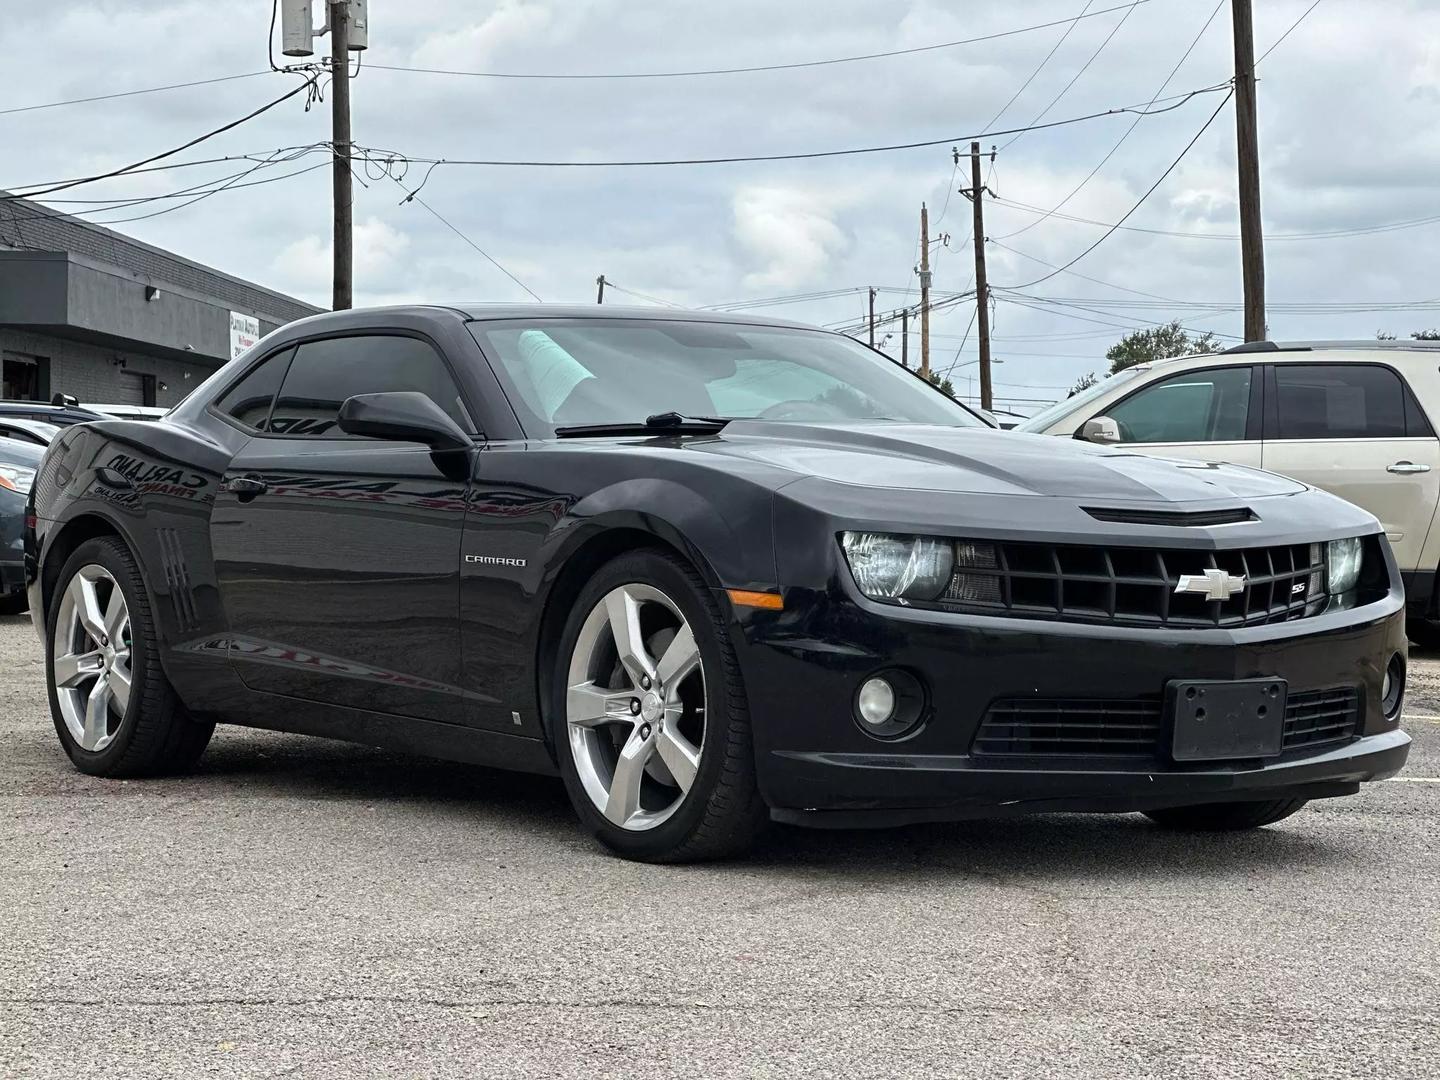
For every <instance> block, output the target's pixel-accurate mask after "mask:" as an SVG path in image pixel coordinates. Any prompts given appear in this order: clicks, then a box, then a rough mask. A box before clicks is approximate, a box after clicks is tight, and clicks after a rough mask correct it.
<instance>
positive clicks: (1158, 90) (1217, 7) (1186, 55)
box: [1000, 0, 1227, 240]
mask: <svg viewBox="0 0 1440 1080" xmlns="http://www.w3.org/2000/svg"><path fill="white" fill-rule="evenodd" d="M1226 2H1227V0H1218V2H1217V3H1216V4H1215V9H1214V10H1213V11H1211V12H1210V17H1209V18H1208V19H1206V20H1205V23H1204V25H1202V26H1201V27H1200V30H1199V31H1198V32H1197V33H1196V34H1195V36H1194V37H1193V38H1192V39H1191V40H1190V44H1189V45H1188V46H1187V47H1186V49H1185V51H1184V52H1183V53H1181V54H1180V59H1179V60H1177V61H1175V66H1174V67H1172V68H1171V69H1170V74H1168V75H1166V76H1165V81H1164V82H1162V83H1161V84H1160V85H1159V86H1158V87H1156V88H1155V93H1154V94H1152V95H1151V96H1150V105H1151V106H1153V105H1154V104H1155V102H1157V101H1161V100H1164V99H1162V98H1161V97H1160V95H1161V94H1163V93H1164V92H1165V88H1166V87H1167V86H1169V85H1170V80H1171V79H1173V78H1175V74H1176V72H1178V71H1179V70H1180V68H1181V66H1182V65H1183V64H1184V63H1185V61H1186V60H1188V59H1189V58H1190V54H1191V53H1192V52H1194V51H1195V46H1197V45H1199V44H1200V39H1201V38H1203V37H1204V36H1205V31H1207V30H1209V29H1210V24H1211V23H1212V22H1214V21H1215V16H1216V15H1218V14H1220V9H1221V8H1222V7H1224V6H1225V4H1226ZM1117 29H1118V28H1117ZM1144 118H1145V117H1144V114H1140V115H1137V116H1136V117H1135V119H1134V121H1133V122H1132V123H1131V124H1130V126H1129V127H1128V128H1126V129H1125V130H1124V131H1123V132H1122V133H1121V135H1120V138H1118V139H1116V140H1115V144H1114V145H1113V146H1111V147H1110V149H1109V150H1108V151H1106V153H1105V156H1104V157H1103V158H1101V159H1100V161H1099V163H1098V164H1097V165H1096V166H1095V167H1094V168H1093V169H1091V170H1090V171H1089V172H1088V173H1087V174H1086V175H1085V178H1084V179H1083V180H1081V181H1080V183H1078V184H1076V185H1075V186H1074V187H1073V188H1072V189H1071V190H1070V193H1069V194H1068V195H1066V196H1065V197H1064V198H1063V199H1061V200H1060V201H1059V202H1058V203H1056V204H1055V206H1054V207H1053V208H1052V209H1051V210H1050V211H1049V212H1048V213H1045V214H1043V216H1041V217H1040V218H1038V219H1036V220H1035V221H1032V222H1031V223H1030V224H1029V225H1026V226H1024V227H1023V228H1020V229H1016V230H1015V231H1014V232H1011V233H1006V234H1005V235H1004V236H1002V237H1000V239H1001V240H1008V239H1009V238H1010V237H1012V236H1019V235H1020V234H1021V233H1024V232H1029V231H1030V230H1031V229H1033V228H1034V227H1035V226H1036V225H1039V224H1040V222H1042V221H1044V220H1045V219H1046V218H1048V217H1050V216H1051V215H1052V214H1055V213H1056V212H1057V211H1058V210H1060V209H1061V208H1062V207H1064V206H1065V204H1066V203H1068V202H1069V201H1070V200H1071V199H1073V198H1075V196H1076V195H1078V194H1080V192H1081V190H1082V189H1083V188H1084V187H1085V185H1086V184H1088V183H1090V181H1091V180H1093V179H1095V176H1096V174H1097V173H1099V171H1100V170H1101V169H1103V168H1104V167H1105V165H1106V163H1107V162H1109V160H1110V159H1111V158H1112V157H1114V156H1115V152H1116V151H1117V150H1119V149H1120V147H1121V146H1123V145H1124V144H1125V140H1126V139H1128V138H1130V136H1131V134H1132V133H1133V132H1134V131H1135V129H1136V128H1137V127H1139V126H1140V121H1141V120H1143V119H1144ZM1011 141H1012V142H1013V141H1014V140H1013V139H1012V140H1011Z"/></svg>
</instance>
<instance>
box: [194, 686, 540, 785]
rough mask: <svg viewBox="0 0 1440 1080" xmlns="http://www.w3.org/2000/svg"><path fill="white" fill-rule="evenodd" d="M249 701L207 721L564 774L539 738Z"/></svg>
mask: <svg viewBox="0 0 1440 1080" xmlns="http://www.w3.org/2000/svg"><path fill="white" fill-rule="evenodd" d="M248 697H249V700H248V701H247V702H246V705H247V707H246V708H244V709H243V710H239V709H237V710H235V711H231V712H227V713H226V714H225V715H223V716H221V715H212V716H210V717H208V718H209V719H213V720H215V721H216V722H218V723H228V724H237V725H240V726H241V727H253V728H263V729H265V730H268V731H284V732H290V733H292V734H296V735H318V736H320V737H322V738H326V739H339V740H341V741H343V742H353V743H361V744H362V745H365V746H379V747H383V748H385V749H387V750H399V751H402V752H404V753H407V754H418V755H420V756H422V757H432V758H439V759H440V760H442V761H461V762H465V763H466V764H470V765H487V766H489V767H490V768H493V769H511V770H513V771H515V772H527V773H538V774H540V775H542V776H559V775H560V770H559V769H557V768H556V766H555V762H554V760H553V759H552V758H551V756H550V751H549V750H548V749H547V748H546V746H545V743H544V742H542V741H541V740H540V739H530V738H526V737H524V736H522V735H507V734H505V733H504V732H499V731H485V730H482V729H480V728H471V727H462V726H460V725H458V724H444V723H440V722H439V721H436V720H422V719H419V718H417V717H412V716H393V715H391V714H389V713H375V712H366V711H364V710H361V709H349V708H344V707H342V706H339V705H322V704H319V703H317V702H312V701H305V700H303V699H301V698H292V697H285V696H284V695H282V694H267V693H262V692H258V691H252V692H251V693H250V694H249V695H248Z"/></svg>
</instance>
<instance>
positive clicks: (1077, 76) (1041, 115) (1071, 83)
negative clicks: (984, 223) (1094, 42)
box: [1000, 5, 1135, 150]
mask: <svg viewBox="0 0 1440 1080" xmlns="http://www.w3.org/2000/svg"><path fill="white" fill-rule="evenodd" d="M1086 6H1087V7H1088V6H1089V5H1086ZM1134 12H1135V9H1134V8H1133V7H1132V8H1126V10H1125V14H1123V15H1121V16H1120V18H1119V20H1118V21H1117V22H1116V23H1115V25H1114V26H1112V27H1111V28H1110V33H1108V34H1107V35H1105V40H1104V41H1102V42H1100V45H1099V47H1098V48H1096V50H1095V51H1094V52H1093V53H1091V54H1090V59H1088V60H1086V61H1085V63H1083V64H1081V65H1080V70H1079V71H1077V72H1075V74H1074V75H1072V76H1071V77H1070V81H1069V82H1067V83H1066V84H1065V85H1064V86H1063V87H1061V89H1060V92H1059V93H1058V94H1056V95H1055V96H1054V97H1053V98H1051V99H1050V104H1048V105H1046V106H1045V107H1044V108H1043V109H1041V110H1040V111H1039V112H1038V113H1036V114H1035V118H1034V119H1033V120H1031V121H1030V122H1031V123H1032V124H1033V123H1038V122H1039V121H1040V120H1043V119H1044V118H1045V114H1046V113H1048V112H1049V111H1050V110H1051V109H1053V108H1054V107H1055V106H1056V105H1058V104H1059V103H1060V99H1061V98H1063V97H1064V96H1065V95H1066V94H1068V93H1069V92H1070V88H1071V87H1072V86H1074V85H1075V84H1076V83H1077V82H1079V80H1080V76H1081V75H1084V74H1085V72H1087V71H1089V70H1090V65H1091V64H1093V63H1095V61H1096V60H1097V59H1099V57H1100V54H1101V53H1103V52H1104V51H1105V47H1106V46H1107V45H1109V44H1110V42H1111V41H1112V40H1113V39H1114V37H1115V35H1116V34H1118V33H1119V32H1120V28H1121V27H1122V26H1124V25H1125V22H1126V20H1127V19H1129V18H1130V16H1131V15H1133V14H1134ZM1072 25H1073V24H1072ZM1061 40H1062V41H1063V40H1064V39H1063V38H1062V39H1061ZM1018 138H1020V136H1019V135H1012V136H1011V137H1010V139H1009V141H1008V142H1006V143H1005V145H1003V146H1002V147H1000V149H1001V150H1008V149H1010V147H1011V146H1013V145H1014V144H1015V140H1016V139H1018Z"/></svg>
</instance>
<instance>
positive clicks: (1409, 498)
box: [1017, 341, 1440, 646]
mask: <svg viewBox="0 0 1440 1080" xmlns="http://www.w3.org/2000/svg"><path fill="white" fill-rule="evenodd" d="M1431 414H1433V415H1434V416H1436V418H1440V342H1418V341H1414V342H1400V341H1396V342H1307V343H1277V342H1272V341H1259V342H1250V343H1249V344H1246V345H1240V346H1237V347H1236V348H1233V349H1228V350H1226V351H1225V352H1221V353H1211V354H1208V355H1205V356H1185V357H1179V358H1177V359H1173V360H1160V361H1156V362H1154V363H1150V364H1138V365H1136V366H1135V367H1132V368H1127V369H1126V370H1124V371H1121V372H1119V373H1118V374H1115V375H1112V376H1111V377H1110V378H1108V379H1104V380H1102V381H1101V382H1099V383H1097V384H1096V385H1095V386H1092V387H1090V388H1089V389H1088V390H1085V391H1082V392H1081V393H1079V394H1076V395H1075V396H1074V397H1072V398H1069V399H1067V400H1065V401H1061V402H1059V403H1057V404H1055V405H1053V406H1051V407H1050V408H1049V409H1046V410H1045V411H1044V412H1042V413H1040V414H1038V415H1037V416H1034V417H1031V418H1030V419H1029V420H1027V421H1026V422H1025V423H1023V424H1021V425H1020V426H1019V428H1018V429H1017V430H1019V431H1027V432H1032V433H1036V434H1045V435H1066V436H1071V437H1074V438H1077V439H1088V440H1090V441H1092V442H1098V443H1105V444H1107V445H1115V444H1123V445H1125V446H1133V447H1134V448H1135V449H1136V450H1137V451H1140V452H1141V453H1146V454H1154V455H1156V456H1157V457H1172V458H1196V459H1200V460H1204V461H1229V462H1234V463H1236V464H1240V465H1253V466H1255V467H1256V468H1262V469H1269V470H1270V471H1271V472H1278V473H1283V474H1285V475H1286V476H1293V477H1294V478H1295V479H1297V480H1300V481H1302V482H1304V483H1307V484H1311V485H1313V486H1315V487H1318V488H1323V489H1324V490H1326V491H1330V492H1333V493H1334V494H1336V495H1339V496H1340V497H1341V498H1344V499H1348V500H1349V501H1350V502H1353V503H1356V504H1357V505H1359V506H1362V507H1364V508H1365V509H1366V510H1368V511H1370V513H1372V514H1374V515H1375V516H1376V517H1377V518H1379V519H1380V522H1381V524H1382V525H1384V527H1385V534H1386V535H1387V536H1388V537H1389V538H1390V543H1391V546H1392V547H1393V548H1394V549H1395V558H1396V560H1397V561H1398V562H1399V564H1400V570H1401V572H1402V576H1403V577H1404V580H1405V594H1406V599H1407V600H1408V609H1409V613H1410V636H1411V637H1412V638H1413V639H1415V640H1416V641H1417V642H1419V643H1420V644H1422V645H1437V646H1440V623H1436V622H1433V621H1428V620H1434V619H1436V618H1437V616H1440V610H1437V601H1436V590H1435V583H1436V566H1437V564H1440V527H1436V521H1435V519H1436V516H1437V507H1440V440H1437V439H1436V436H1435V428H1434V426H1433V424H1432V423H1431V421H1430V415H1431Z"/></svg>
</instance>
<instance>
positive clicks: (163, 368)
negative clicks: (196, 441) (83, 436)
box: [0, 327, 216, 406]
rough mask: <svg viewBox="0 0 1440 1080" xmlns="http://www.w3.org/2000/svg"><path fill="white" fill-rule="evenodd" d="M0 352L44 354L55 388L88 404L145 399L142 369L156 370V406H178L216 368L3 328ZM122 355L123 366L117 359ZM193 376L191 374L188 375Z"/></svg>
mask: <svg viewBox="0 0 1440 1080" xmlns="http://www.w3.org/2000/svg"><path fill="white" fill-rule="evenodd" d="M0 351H4V352H14V353H20V354H21V355H25V356H39V357H44V358H46V359H47V360H48V361H49V369H50V393H51V394H52V395H53V394H73V395H74V396H75V397H77V398H79V399H80V403H81V404H82V405H83V404H85V403H87V402H94V403H96V404H106V405H138V404H140V403H141V388H140V379H138V378H137V377H136V376H137V375H139V374H142V373H143V374H148V375H154V376H155V377H156V381H157V383H163V384H165V385H166V386H167V387H168V389H161V388H160V387H159V386H158V385H157V386H156V393H155V403H156V404H157V405H162V406H169V405H176V404H179V402H180V401H181V400H182V399H183V398H185V397H186V396H187V395H188V394H189V393H190V391H192V390H194V389H195V387H197V386H199V385H200V384H201V383H202V382H204V381H205V380H206V379H207V378H209V377H210V375H211V373H212V372H214V371H215V370H216V366H215V365H214V364H202V363H193V364H192V363H186V362H185V361H183V360H168V359H162V358H159V357H155V356H147V355H145V354H143V353H138V352H127V351H124V350H121V349H112V348H107V347H104V346H99V345H89V344H86V343H85V342H80V341H70V340H68V339H65V338H57V337H50V336H48V335H46V334H34V333H29V332H25V331H19V330H10V329H6V328H4V327H0ZM117 357H119V358H121V359H123V360H124V361H125V364H124V366H123V367H122V366H120V365H119V364H116V363H115V362H114V361H115V359H116V358H117ZM187 376H188V377H187Z"/></svg>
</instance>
